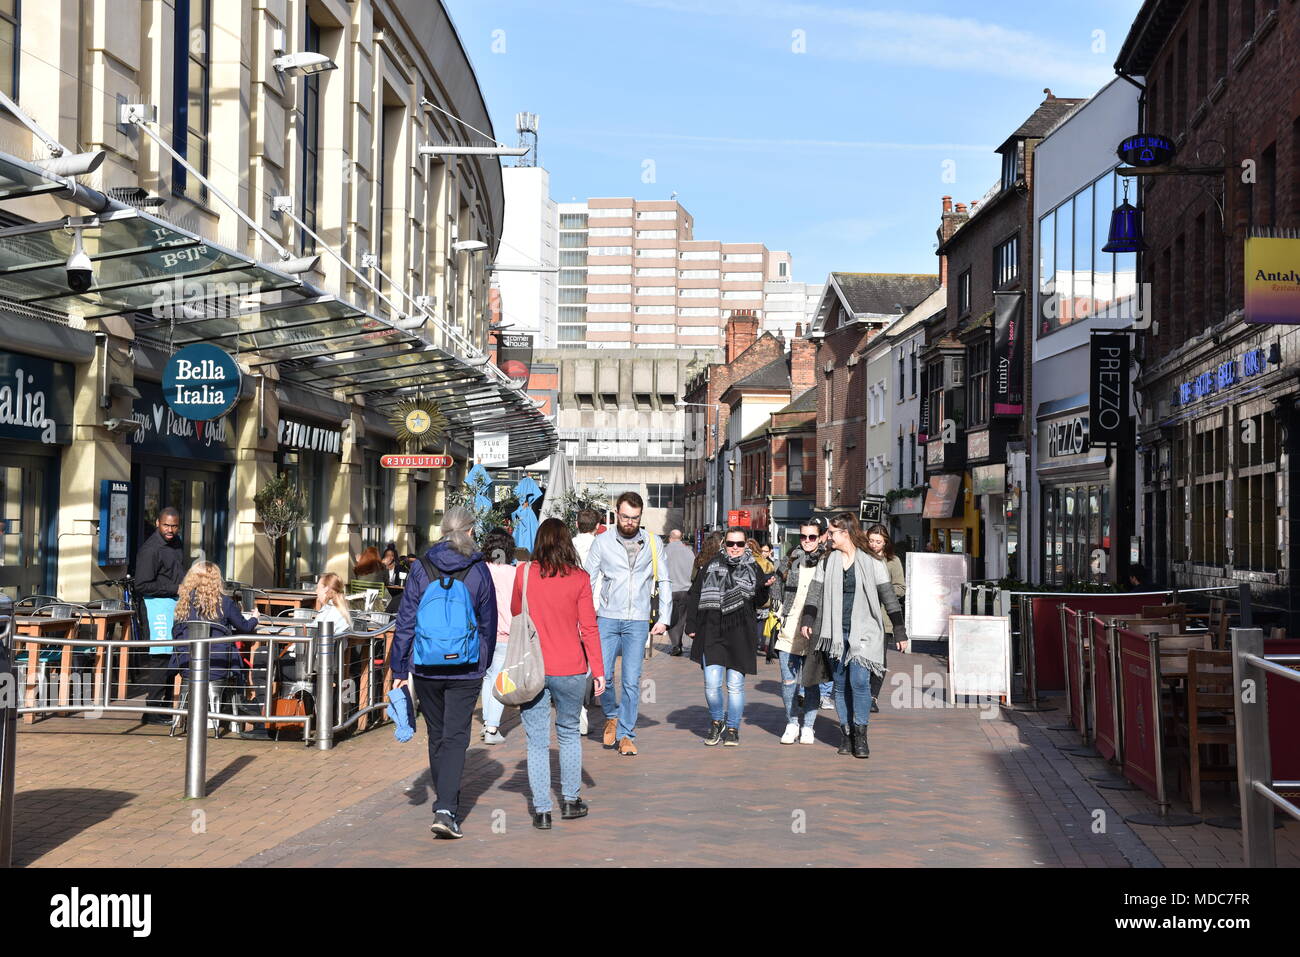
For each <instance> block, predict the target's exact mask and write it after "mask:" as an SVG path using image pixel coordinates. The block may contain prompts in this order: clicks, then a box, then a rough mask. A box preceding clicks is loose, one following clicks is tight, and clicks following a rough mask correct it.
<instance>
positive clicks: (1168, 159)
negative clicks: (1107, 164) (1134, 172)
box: [1115, 133, 1178, 169]
mask: <svg viewBox="0 0 1300 957" xmlns="http://www.w3.org/2000/svg"><path fill="white" fill-rule="evenodd" d="M1177 153H1178V150H1177V148H1176V147H1175V146H1174V141H1173V140H1171V139H1170V138H1169V137H1167V136H1161V135H1160V134H1159V133H1139V134H1136V135H1134V136H1130V137H1128V138H1126V139H1125V140H1124V141H1123V142H1122V143H1120V144H1119V146H1118V147H1117V148H1116V149H1115V155H1116V156H1118V157H1119V158H1120V160H1121V161H1122V162H1125V163H1127V164H1128V165H1129V166H1136V167H1138V168H1139V169H1145V168H1147V167H1149V166H1166V165H1168V164H1169V163H1172V162H1173V161H1174V157H1175V156H1176V155H1177Z"/></svg>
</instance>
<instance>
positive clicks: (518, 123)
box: [515, 113, 538, 166]
mask: <svg viewBox="0 0 1300 957" xmlns="http://www.w3.org/2000/svg"><path fill="white" fill-rule="evenodd" d="M537 126H538V118H537V114H536V113H516V114H515V130H516V131H518V133H519V148H520V149H524V148H528V149H531V151H532V152H530V153H525V154H524V155H523V156H521V157H520V158H519V165H520V166H536V165H537ZM530 136H531V137H532V142H529V140H528V138H529V137H530Z"/></svg>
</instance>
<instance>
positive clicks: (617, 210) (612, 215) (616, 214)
mask: <svg viewBox="0 0 1300 957" xmlns="http://www.w3.org/2000/svg"><path fill="white" fill-rule="evenodd" d="M587 215H588V216H589V217H591V218H592V219H598V218H600V219H616V218H617V219H631V218H632V210H631V209H629V208H628V207H626V206H610V207H609V208H607V209H596V208H595V207H593V208H592V209H591V210H590V211H589V212H588V213H587ZM627 235H631V234H630V233H629V234H627Z"/></svg>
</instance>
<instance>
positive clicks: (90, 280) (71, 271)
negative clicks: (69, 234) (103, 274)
mask: <svg viewBox="0 0 1300 957" xmlns="http://www.w3.org/2000/svg"><path fill="white" fill-rule="evenodd" d="M73 235H74V237H75V238H74V239H73V247H72V255H71V256H69V257H68V265H67V267H66V268H67V271H68V288H69V289H71V290H72V291H73V292H87V291H88V290H89V289H90V287H91V286H93V285H94V284H95V265H94V263H92V262H91V261H90V257H89V256H87V255H86V250H85V249H84V248H83V247H82V245H81V230H80V229H78V230H75V231H74V233H73Z"/></svg>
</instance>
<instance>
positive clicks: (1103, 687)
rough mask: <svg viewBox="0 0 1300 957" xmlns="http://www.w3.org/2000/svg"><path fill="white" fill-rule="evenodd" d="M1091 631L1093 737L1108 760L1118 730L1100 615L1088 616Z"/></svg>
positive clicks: (1107, 646)
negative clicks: (1093, 705) (1094, 712)
mask: <svg viewBox="0 0 1300 957" xmlns="http://www.w3.org/2000/svg"><path fill="white" fill-rule="evenodd" d="M1088 624H1089V626H1090V628H1091V630H1092V695H1093V701H1094V703H1095V711H1096V714H1094V715H1093V721H1094V723H1095V727H1094V728H1093V737H1094V738H1095V746H1096V748H1097V750H1098V751H1099V752H1100V753H1101V756H1102V757H1103V758H1106V759H1107V760H1110V759H1112V758H1114V757H1115V754H1116V741H1117V729H1116V728H1115V704H1116V701H1115V675H1114V672H1112V671H1111V666H1112V664H1113V662H1112V661H1111V647H1110V635H1109V634H1107V632H1106V626H1105V624H1104V623H1103V622H1102V620H1101V619H1100V618H1097V617H1096V616H1094V615H1089V616H1088Z"/></svg>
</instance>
